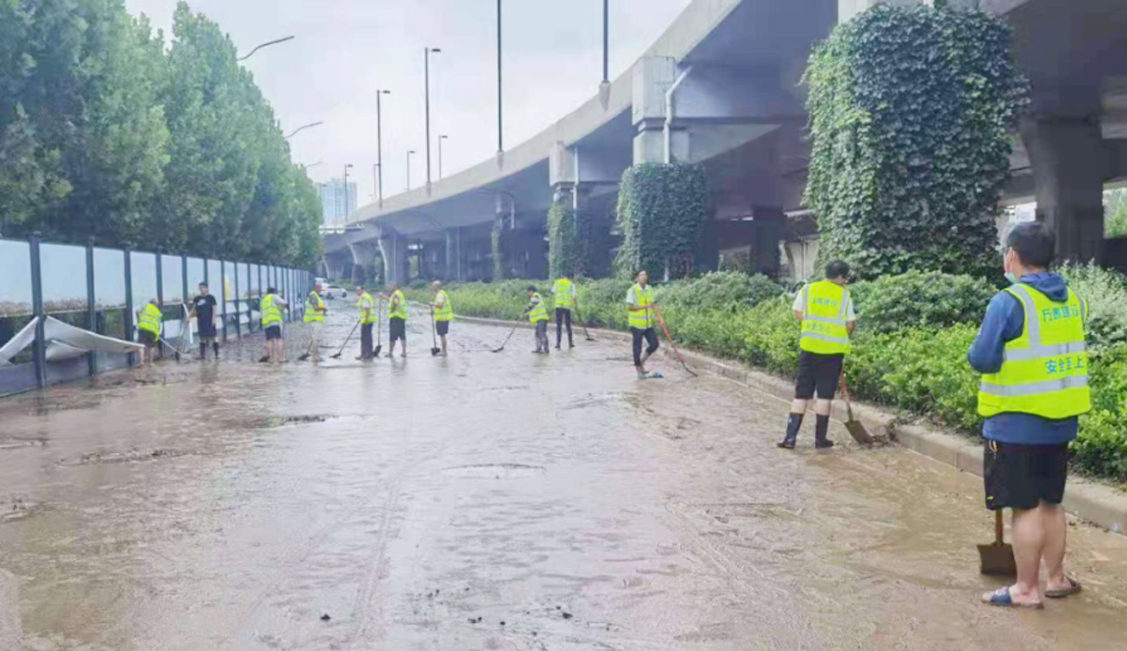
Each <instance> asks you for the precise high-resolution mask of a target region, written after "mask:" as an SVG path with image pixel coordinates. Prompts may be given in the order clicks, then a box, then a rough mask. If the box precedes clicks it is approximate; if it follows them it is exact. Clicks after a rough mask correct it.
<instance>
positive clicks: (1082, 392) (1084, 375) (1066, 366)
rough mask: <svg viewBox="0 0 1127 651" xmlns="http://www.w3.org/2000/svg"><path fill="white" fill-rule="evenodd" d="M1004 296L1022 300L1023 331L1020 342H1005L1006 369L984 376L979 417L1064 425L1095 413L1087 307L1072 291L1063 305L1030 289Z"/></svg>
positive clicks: (1013, 288)
mask: <svg viewBox="0 0 1127 651" xmlns="http://www.w3.org/2000/svg"><path fill="white" fill-rule="evenodd" d="M1005 291H1007V292H1009V293H1010V294H1011V295H1013V296H1014V297H1015V298H1017V299H1018V300H1019V301H1021V305H1022V308H1023V309H1024V310H1025V327H1024V328H1023V329H1022V332H1021V336H1020V337H1018V338H1017V339H1014V340H1013V341H1009V342H1006V348H1005V353H1004V357H1003V361H1002V369H1001V370H1000V371H998V372H997V373H991V374H988V375H984V376H982V383H981V384H980V385H979V391H978V413H979V414H980V415H982V416H985V417H987V418H989V417H991V416H996V415H998V414H1001V413H1022V414H1032V415H1034V416H1040V417H1042V418H1049V419H1053V420H1060V419H1063V418H1071V417H1073V416H1079V415H1080V414H1084V413H1087V412H1089V411H1091V409H1092V396H1091V390H1090V389H1089V388H1088V352H1087V345H1086V343H1085V341H1084V319H1085V318H1086V317H1087V312H1088V308H1087V304H1086V303H1085V302H1084V301H1082V300H1081V299H1080V298H1079V297H1078V296H1077V295H1076V294H1075V293H1073V291H1072V290H1071V289H1070V290H1068V301H1067V302H1065V303H1063V304H1062V303H1057V302H1054V301H1053V300H1052V299H1050V298H1049V297H1048V296H1045V295H1044V294H1042V293H1041V292H1039V291H1037V290H1036V289H1034V288H1032V287H1030V286H1029V285H1023V284H1016V285H1013V286H1011V287H1009V288H1007V289H1006V290H1005Z"/></svg>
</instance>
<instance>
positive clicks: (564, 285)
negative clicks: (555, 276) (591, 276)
mask: <svg viewBox="0 0 1127 651" xmlns="http://www.w3.org/2000/svg"><path fill="white" fill-rule="evenodd" d="M552 293H553V294H555V295H556V309H557V310H559V309H564V310H570V309H571V308H572V306H574V305H575V283H573V282H571V281H570V280H568V279H567V278H560V279H559V280H557V281H556V286H555V287H553V288H552Z"/></svg>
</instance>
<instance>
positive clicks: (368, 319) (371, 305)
mask: <svg viewBox="0 0 1127 651" xmlns="http://www.w3.org/2000/svg"><path fill="white" fill-rule="evenodd" d="M356 307H358V308H360V324H361V325H371V324H373V323H375V322H376V304H375V301H373V300H372V295H371V294H369V293H368V292H362V293H361V294H360V300H358V301H356ZM365 310H367V316H364V314H365Z"/></svg>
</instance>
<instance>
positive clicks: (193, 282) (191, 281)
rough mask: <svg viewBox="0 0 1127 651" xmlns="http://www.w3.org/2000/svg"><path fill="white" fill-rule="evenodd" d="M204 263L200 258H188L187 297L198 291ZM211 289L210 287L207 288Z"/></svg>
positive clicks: (202, 277) (189, 297)
mask: <svg viewBox="0 0 1127 651" xmlns="http://www.w3.org/2000/svg"><path fill="white" fill-rule="evenodd" d="M203 269H204V264H203V259H202V258H188V297H187V298H188V299H191V298H192V297H193V296H195V295H196V294H197V293H198V292H199V287H200V283H202V282H203V281H204V271H203ZM208 289H209V290H210V289H211V288H210V287H209V288H208Z"/></svg>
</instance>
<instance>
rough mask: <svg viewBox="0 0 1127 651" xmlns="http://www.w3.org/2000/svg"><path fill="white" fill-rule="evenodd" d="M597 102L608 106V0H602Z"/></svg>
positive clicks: (605, 106) (605, 108) (604, 108)
mask: <svg viewBox="0 0 1127 651" xmlns="http://www.w3.org/2000/svg"><path fill="white" fill-rule="evenodd" d="M599 103H600V104H602V107H603V110H604V111H605V110H607V107H608V106H610V0H603V81H602V83H601V84H599Z"/></svg>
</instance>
